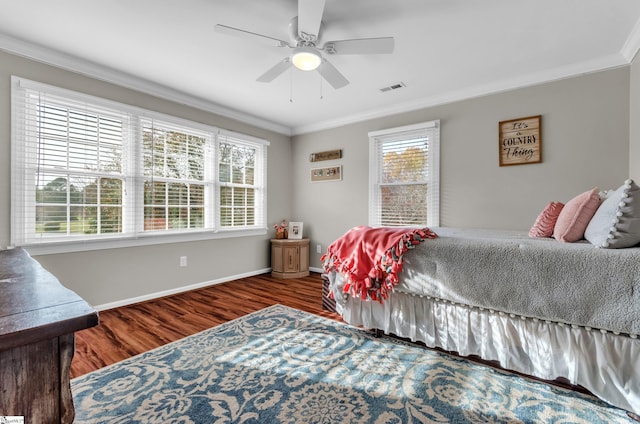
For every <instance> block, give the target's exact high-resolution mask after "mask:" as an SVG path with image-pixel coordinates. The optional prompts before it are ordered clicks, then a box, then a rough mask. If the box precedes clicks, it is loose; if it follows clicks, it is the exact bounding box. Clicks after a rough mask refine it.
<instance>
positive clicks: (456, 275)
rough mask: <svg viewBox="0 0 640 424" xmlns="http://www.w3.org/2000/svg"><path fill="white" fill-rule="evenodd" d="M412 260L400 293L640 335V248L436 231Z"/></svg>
mask: <svg viewBox="0 0 640 424" xmlns="http://www.w3.org/2000/svg"><path fill="white" fill-rule="evenodd" d="M432 230H433V231H434V232H436V233H437V234H438V236H439V238H438V239H434V240H426V241H425V242H423V243H421V244H420V245H418V246H416V247H415V248H414V249H413V250H411V251H409V252H407V253H406V254H405V265H404V269H403V271H402V274H401V277H400V281H401V282H400V284H399V285H398V286H397V287H396V290H398V291H403V292H409V293H415V294H421V295H426V296H433V297H438V298H441V299H445V300H449V301H454V302H457V303H463V304H468V305H472V306H477V307H484V308H487V309H494V310H497V311H504V312H508V313H513V314H518V315H524V316H527V317H533V318H540V319H544V320H551V321H559V322H564V323H568V324H576V325H581V326H586V327H592V328H599V329H605V330H610V331H614V332H620V333H627V334H640V247H635V248H628V249H597V248H595V247H594V246H593V245H591V244H589V243H588V242H578V243H561V242H559V241H556V240H554V239H532V238H529V237H528V236H527V234H525V233H521V232H513V231H495V230H466V229H465V230H462V229H452V228H432Z"/></svg>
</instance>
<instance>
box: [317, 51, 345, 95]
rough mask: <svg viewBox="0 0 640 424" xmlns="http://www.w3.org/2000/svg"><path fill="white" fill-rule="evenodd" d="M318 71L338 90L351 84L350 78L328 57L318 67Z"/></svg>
mask: <svg viewBox="0 0 640 424" xmlns="http://www.w3.org/2000/svg"><path fill="white" fill-rule="evenodd" d="M318 72H319V73H320V75H322V78H324V79H325V80H326V81H327V82H328V83H329V84H331V86H332V87H333V88H335V89H336V90H337V89H338V88H342V87H344V86H345V85H347V84H349V80H348V79H346V78H345V77H344V75H342V74H341V73H340V71H338V70H337V69H336V67H335V66H333V65H332V64H331V63H330V62H329V61H328V60H327V59H323V60H322V63H321V64H320V66H319V67H318Z"/></svg>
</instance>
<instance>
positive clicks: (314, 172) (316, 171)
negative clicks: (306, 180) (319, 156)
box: [311, 165, 342, 183]
mask: <svg viewBox="0 0 640 424" xmlns="http://www.w3.org/2000/svg"><path fill="white" fill-rule="evenodd" d="M341 179H342V165H337V166H329V167H326V168H311V182H312V183H317V182H321V181H339V180H341Z"/></svg>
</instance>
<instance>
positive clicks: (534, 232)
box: [529, 202, 564, 237]
mask: <svg viewBox="0 0 640 424" xmlns="http://www.w3.org/2000/svg"><path fill="white" fill-rule="evenodd" d="M563 207H564V203H560V202H551V203H549V204H548V205H547V206H546V207H545V208H544V209H543V210H542V212H540V215H538V218H536V222H535V223H534V224H533V227H531V229H530V230H529V237H551V236H553V229H554V228H555V226H556V222H557V221H558V216H560V212H561V211H562V208H563Z"/></svg>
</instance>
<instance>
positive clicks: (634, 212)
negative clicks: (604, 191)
mask: <svg viewBox="0 0 640 424" xmlns="http://www.w3.org/2000/svg"><path fill="white" fill-rule="evenodd" d="M584 238H586V239H587V240H589V242H590V243H591V244H593V245H594V246H596V247H602V248H608V249H620V248H624V247H632V246H635V245H636V244H638V243H640V187H638V186H637V185H636V183H635V182H633V180H626V181H625V182H624V184H623V185H621V186H620V187H619V188H618V189H617V190H616V191H613V192H609V193H608V196H607V198H606V199H604V201H603V202H602V204H601V205H600V207H599V208H598V210H597V211H596V213H595V214H594V215H593V218H591V221H590V222H589V225H588V226H587V229H586V230H585V232H584Z"/></svg>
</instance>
